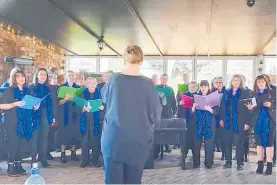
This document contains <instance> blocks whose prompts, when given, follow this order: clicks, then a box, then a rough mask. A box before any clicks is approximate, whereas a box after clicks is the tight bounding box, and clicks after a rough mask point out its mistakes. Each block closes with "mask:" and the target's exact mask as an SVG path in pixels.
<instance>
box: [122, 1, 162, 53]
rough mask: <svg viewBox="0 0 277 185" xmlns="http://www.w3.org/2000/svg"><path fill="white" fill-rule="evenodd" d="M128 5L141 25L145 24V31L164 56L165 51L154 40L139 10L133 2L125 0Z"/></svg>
mask: <svg viewBox="0 0 277 185" xmlns="http://www.w3.org/2000/svg"><path fill="white" fill-rule="evenodd" d="M124 1H125V4H126V6H127V7H128V8H129V10H130V11H131V12H132V14H133V15H134V17H135V18H136V19H138V20H139V22H140V23H141V25H142V26H143V28H144V29H145V31H146V32H147V33H148V35H149V37H150V39H151V40H152V42H153V43H154V45H155V46H156V48H157V50H158V52H159V54H160V56H163V53H162V51H161V49H160V48H159V46H158V44H157V42H156V41H155V40H154V38H153V36H152V34H151V33H150V31H149V29H148V28H147V26H146V25H145V23H144V22H143V20H142V18H141V17H140V16H139V14H138V12H137V11H136V10H135V9H134V7H133V6H132V4H131V3H130V1H129V0H124Z"/></svg>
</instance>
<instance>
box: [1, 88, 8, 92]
mask: <svg viewBox="0 0 277 185" xmlns="http://www.w3.org/2000/svg"><path fill="white" fill-rule="evenodd" d="M7 89H8V87H0V93H3V92H5V91H6V90H7Z"/></svg>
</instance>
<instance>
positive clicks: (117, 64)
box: [100, 58, 124, 73]
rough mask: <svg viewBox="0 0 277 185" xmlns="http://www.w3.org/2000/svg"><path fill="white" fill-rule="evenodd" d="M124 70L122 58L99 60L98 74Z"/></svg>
mask: <svg viewBox="0 0 277 185" xmlns="http://www.w3.org/2000/svg"><path fill="white" fill-rule="evenodd" d="M123 68H124V63H123V59H122V58H100V72H101V73H102V72H106V71H108V70H113V71H114V72H120V71H122V69H123Z"/></svg>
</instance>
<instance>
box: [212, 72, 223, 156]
mask: <svg viewBox="0 0 277 185" xmlns="http://www.w3.org/2000/svg"><path fill="white" fill-rule="evenodd" d="M213 86H214V91H218V93H220V94H223V93H224V92H225V91H226V89H225V86H224V85H223V77H221V76H220V77H216V78H215V79H214V85H213ZM215 119H216V131H215V145H218V146H217V149H219V147H220V150H221V153H222V156H221V160H224V159H225V156H226V155H225V145H224V142H223V137H224V133H223V128H222V127H221V126H220V124H219V122H220V116H219V114H218V115H216V116H215ZM220 150H217V151H218V152H220Z"/></svg>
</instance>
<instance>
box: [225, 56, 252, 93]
mask: <svg viewBox="0 0 277 185" xmlns="http://www.w3.org/2000/svg"><path fill="white" fill-rule="evenodd" d="M253 69H254V64H253V60H228V61H227V82H228V87H229V84H230V81H231V79H232V76H233V75H234V74H242V75H244V76H245V77H246V86H247V87H249V88H250V89H252V86H253V83H254V81H253Z"/></svg>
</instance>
